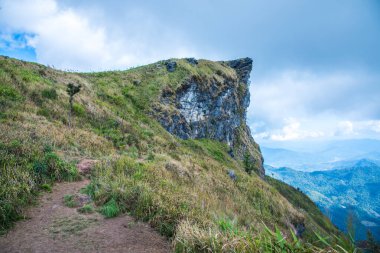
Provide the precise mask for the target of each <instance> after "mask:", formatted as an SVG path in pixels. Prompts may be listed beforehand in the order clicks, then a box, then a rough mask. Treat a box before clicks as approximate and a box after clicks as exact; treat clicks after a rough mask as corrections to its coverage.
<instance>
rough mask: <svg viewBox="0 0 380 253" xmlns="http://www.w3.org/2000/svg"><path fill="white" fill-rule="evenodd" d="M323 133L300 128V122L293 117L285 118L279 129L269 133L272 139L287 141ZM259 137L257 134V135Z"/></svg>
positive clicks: (314, 136) (317, 135) (321, 135)
mask: <svg viewBox="0 0 380 253" xmlns="http://www.w3.org/2000/svg"><path fill="white" fill-rule="evenodd" d="M324 135H325V134H324V133H323V132H322V131H316V130H305V129H302V128H301V123H300V122H299V121H298V120H296V119H294V118H288V119H286V123H285V125H284V127H283V128H282V129H281V130H279V131H278V130H277V131H274V133H272V134H270V135H269V138H270V139H271V140H273V141H289V140H302V139H306V138H318V137H323V136H324ZM257 137H259V136H257Z"/></svg>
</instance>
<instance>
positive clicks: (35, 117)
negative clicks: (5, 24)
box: [0, 57, 339, 252]
mask: <svg viewBox="0 0 380 253" xmlns="http://www.w3.org/2000/svg"><path fill="white" fill-rule="evenodd" d="M247 62H248V65H249V64H251V61H250V60H249V59H242V60H237V61H230V62H212V61H207V60H199V61H195V62H194V60H193V59H175V60H169V61H162V62H158V63H155V64H150V65H147V66H142V67H138V68H134V69H130V70H127V71H112V72H99V73H68V72H63V71H58V70H55V69H51V68H48V67H46V66H43V65H39V64H35V63H27V62H23V61H18V60H15V59H9V58H6V57H0V105H1V110H0V120H1V125H0V152H1V156H0V184H1V187H0V188H1V192H0V225H1V228H2V229H6V228H7V227H9V225H10V224H11V223H12V222H13V221H15V220H17V219H19V218H20V215H22V210H23V207H24V206H26V205H28V204H29V203H30V202H31V201H33V199H34V196H35V194H36V193H37V192H38V191H39V190H40V189H41V187H42V188H46V187H47V186H46V185H47V184H52V183H53V182H54V181H62V180H76V179H77V178H78V177H79V176H78V171H77V169H76V168H75V166H73V164H76V162H77V161H78V160H80V159H82V158H92V159H97V160H99V161H100V162H99V164H98V165H97V166H96V167H95V168H94V169H93V171H92V172H91V183H90V185H89V186H88V187H87V190H86V192H87V194H89V195H90V196H91V198H92V199H93V200H94V201H95V203H96V205H97V206H98V207H102V206H103V207H106V208H107V210H112V214H113V215H118V214H121V213H123V212H129V213H130V214H131V215H133V216H135V217H137V218H138V219H141V220H143V221H147V222H149V223H150V224H151V226H152V227H154V228H155V229H156V230H158V231H159V232H160V233H161V234H163V235H166V236H168V237H170V238H173V244H174V247H175V249H176V250H178V251H182V250H185V249H186V250H189V251H191V250H195V251H207V250H208V249H211V250H213V251H216V252H217V251H222V248H223V251H228V250H236V251H249V252H252V251H257V250H264V249H266V250H269V248H267V247H280V248H281V247H284V244H283V243H276V242H277V241H276V240H278V238H279V237H278V236H277V237H276V235H275V234H271V233H269V232H267V230H266V226H267V227H269V228H270V229H275V228H278V229H279V231H282V233H283V234H284V235H290V233H291V231H294V233H298V234H299V235H302V237H303V240H305V241H311V240H314V239H315V235H314V233H313V232H314V231H316V232H318V233H320V234H338V233H339V232H338V230H337V229H336V228H335V227H334V226H332V225H331V223H330V222H329V221H328V220H326V219H325V218H324V217H323V215H322V214H321V213H320V212H319V211H318V209H317V208H314V210H313V212H314V213H315V215H317V216H318V217H319V218H315V215H314V214H311V213H309V212H308V211H305V209H303V208H302V205H300V204H296V202H295V200H294V199H289V200H288V199H287V198H292V197H291V195H289V194H284V193H283V192H281V190H279V188H278V185H276V183H273V182H272V181H267V180H265V178H264V175H263V174H264V171H263V168H262V157H261V153H260V150H259V147H258V145H257V144H256V143H254V141H253V139H252V137H251V136H250V133H249V130H248V128H247V127H246V123H245V111H246V108H247V106H248V103H249V101H247V97H248V95H247V94H248V93H247V92H248V89H247V85H248V78H249V71H250V68H251V67H248V68H247V64H246V63H247ZM249 62H250V63H249ZM247 73H248V76H247ZM68 83H74V84H80V85H81V86H82V89H81V91H80V92H79V93H78V94H77V95H76V96H75V97H74V105H73V117H72V127H71V128H69V127H68V122H67V113H68V111H69V103H68V100H69V98H68V95H67V93H66V88H67V84H68ZM210 100H211V101H213V103H209V101H210ZM202 103H203V104H202ZM202 106H203V107H202ZM202 109H204V110H202ZM194 110H195V112H194ZM221 120H223V121H224V123H223V124H221V123H220V122H218V121H221ZM167 130H168V131H169V132H168V131H167ZM170 132H172V133H173V135H172V134H171V133H170ZM176 136H179V137H181V138H179V137H176ZM279 184H280V183H279ZM287 191H290V192H294V191H295V190H294V189H293V188H288V189H287ZM303 198H305V201H308V199H307V197H306V196H305V195H303V194H301V195H300V194H299V193H297V201H302V199H303ZM310 208H313V207H312V206H311V207H310ZM321 220H323V222H321ZM264 224H265V225H264ZM304 227H306V230H305V231H304V229H303V228H304ZM252 235H255V236H256V237H252ZM263 236H264V237H263ZM265 238H266V239H265ZM268 238H269V239H268ZM276 238H277V239H276ZM288 238H291V237H288ZM271 240H273V241H271ZM280 241H281V240H280ZM290 241H292V240H291V239H289V243H291V242H290ZM268 242H269V243H268ZM294 245H296V246H295V247H301V246H299V244H294ZM297 245H298V246H297ZM302 247H311V246H310V245H308V244H305V245H304V246H302ZM313 247H314V246H313ZM270 249H272V248H270Z"/></svg>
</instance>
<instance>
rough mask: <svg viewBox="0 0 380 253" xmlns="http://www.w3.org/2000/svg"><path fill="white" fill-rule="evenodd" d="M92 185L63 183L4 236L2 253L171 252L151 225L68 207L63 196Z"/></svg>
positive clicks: (2, 237) (0, 249) (129, 218)
mask: <svg viewBox="0 0 380 253" xmlns="http://www.w3.org/2000/svg"><path fill="white" fill-rule="evenodd" d="M88 183H89V181H88V180H83V181H79V182H73V183H60V184H57V185H56V186H55V187H54V188H53V192H52V193H46V194H44V195H43V196H42V197H41V199H40V202H39V205H38V206H36V207H32V208H30V209H29V210H28V211H27V217H28V218H29V219H26V220H23V221H20V222H17V223H16V225H15V227H14V228H13V229H12V230H11V231H9V233H8V234H7V235H5V236H1V237H0V252H12V253H13V252H20V253H21V252H22V253H28V252H54V253H60V252H65V253H66V252H72V253H74V252H133V253H138V252H157V253H158V252H170V244H169V242H168V241H167V240H166V239H165V238H163V237H162V236H160V235H158V234H157V233H156V232H155V231H153V229H152V228H150V227H149V226H148V225H146V224H144V223H140V222H136V221H135V220H134V219H133V218H132V217H130V216H126V215H124V216H119V217H116V218H112V219H105V218H103V216H102V215H100V214H98V213H92V214H81V213H79V212H78V211H77V210H76V208H69V207H66V206H65V205H64V201H63V197H64V196H65V195H67V194H75V193H77V192H78V191H79V190H80V189H81V188H83V187H84V186H85V185H87V184H88Z"/></svg>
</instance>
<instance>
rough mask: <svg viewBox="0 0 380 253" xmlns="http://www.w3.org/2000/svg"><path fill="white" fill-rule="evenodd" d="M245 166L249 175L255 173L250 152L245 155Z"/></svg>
mask: <svg viewBox="0 0 380 253" xmlns="http://www.w3.org/2000/svg"><path fill="white" fill-rule="evenodd" d="M243 164H244V170H245V172H247V173H248V174H252V172H254V171H255V165H254V163H253V162H252V160H251V157H250V155H249V153H248V152H246V153H245V154H244V159H243Z"/></svg>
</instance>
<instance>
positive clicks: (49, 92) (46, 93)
mask: <svg viewBox="0 0 380 253" xmlns="http://www.w3.org/2000/svg"><path fill="white" fill-rule="evenodd" d="M41 95H42V96H43V97H44V98H47V99H51V100H55V99H57V97H58V94H57V91H56V90H55V89H54V88H51V89H44V90H42V92H41Z"/></svg>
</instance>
